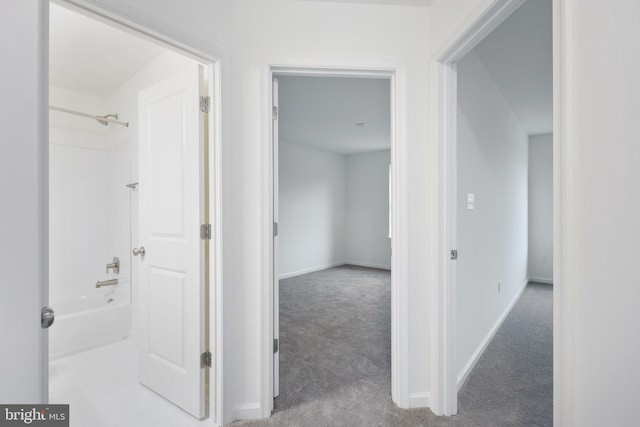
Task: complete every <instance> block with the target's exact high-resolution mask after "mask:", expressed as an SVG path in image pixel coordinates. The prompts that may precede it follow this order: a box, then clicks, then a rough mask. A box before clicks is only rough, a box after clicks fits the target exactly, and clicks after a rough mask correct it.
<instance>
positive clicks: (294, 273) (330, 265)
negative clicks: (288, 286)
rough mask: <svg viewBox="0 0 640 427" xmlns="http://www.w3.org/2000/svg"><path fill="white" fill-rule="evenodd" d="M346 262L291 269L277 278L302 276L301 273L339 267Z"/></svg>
mask: <svg viewBox="0 0 640 427" xmlns="http://www.w3.org/2000/svg"><path fill="white" fill-rule="evenodd" d="M345 264H347V263H346V262H334V263H333V264H325V265H319V266H317V267H310V268H304V269H302V270H297V271H292V272H290V273H285V274H280V275H278V279H280V280H282V279H289V278H291V277H296V276H302V275H303V274H308V273H313V272H315V271H322V270H328V269H329V268H334V267H340V266H341V265H345Z"/></svg>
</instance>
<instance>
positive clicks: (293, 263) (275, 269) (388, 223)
mask: <svg viewBox="0 0 640 427" xmlns="http://www.w3.org/2000/svg"><path fill="white" fill-rule="evenodd" d="M269 77H270V82H271V83H272V84H271V86H272V88H273V90H272V93H273V96H272V100H273V103H272V106H273V108H270V109H269V111H270V113H271V114H270V117H269V118H270V120H271V121H272V122H273V124H274V126H273V128H272V132H273V133H272V135H271V138H270V140H271V141H272V145H271V148H270V150H269V157H270V160H269V161H268V164H270V165H272V168H270V172H269V174H270V176H269V181H270V190H269V194H271V195H272V197H270V199H271V200H272V202H271V212H272V217H271V218H269V220H270V223H271V224H273V231H274V233H273V235H271V236H270V237H269V242H270V244H269V248H268V253H269V254H270V255H269V260H268V261H267V262H268V265H269V270H270V271H271V272H272V274H271V283H272V286H271V289H272V292H270V293H269V296H268V300H265V307H266V308H268V310H266V312H268V313H269V321H268V323H267V324H268V325H270V326H271V327H270V329H271V332H270V333H269V335H270V337H271V338H272V339H271V338H270V340H269V342H271V343H273V344H272V345H271V346H270V347H269V349H268V350H266V349H265V353H264V357H265V359H264V360H265V363H266V362H267V361H268V364H269V365H268V366H269V367H270V368H271V369H269V370H268V378H265V380H267V382H266V383H267V384H269V385H270V387H269V389H268V390H265V391H266V393H265V395H266V396H268V400H269V401H268V402H267V407H270V408H272V409H273V405H274V402H273V398H274V397H276V396H277V395H278V394H279V393H281V392H282V390H281V389H279V370H280V369H279V368H280V366H279V365H280V364H279V360H278V359H279V356H280V354H279V351H278V350H279V349H280V348H281V346H280V343H279V341H278V340H279V338H280V336H279V332H280V331H279V328H280V326H279V314H280V309H279V305H280V292H279V281H280V280H281V279H285V278H291V277H295V276H297V275H298V274H304V273H311V272H313V271H319V270H323V269H326V268H330V267H333V266H339V265H344V264H358V263H357V262H356V261H357V260H352V261H353V263H349V262H348V261H349V260H348V259H347V258H348V256H347V255H346V253H340V249H339V248H340V247H341V245H343V246H344V245H345V244H346V240H345V239H346V237H345V236H346V229H343V230H342V231H341V232H340V231H337V232H336V230H335V229H333V226H334V225H336V224H335V223H334V224H332V226H331V227H329V228H330V229H332V230H333V231H329V233H328V234H331V235H332V237H328V234H324V236H323V238H322V240H324V241H325V243H328V245H329V246H331V245H333V246H332V247H333V249H335V251H333V253H331V254H330V256H328V257H325V258H322V254H320V252H322V250H321V251H320V252H318V254H320V258H318V259H324V261H318V260H316V261H309V260H308V259H307V260H304V259H301V258H300V257H297V258H296V256H295V254H292V252H296V250H295V249H294V248H293V247H292V246H291V245H292V244H293V243H291V242H292V240H291V238H292V234H291V231H292V228H291V227H292V226H293V227H295V226H296V225H292V222H291V218H292V217H291V215H292V212H293V211H295V209H296V207H292V205H291V204H287V205H286V207H285V206H283V205H282V204H281V203H280V200H279V197H278V195H279V188H280V189H281V188H282V185H283V184H282V182H279V180H281V179H282V178H286V179H288V178H289V177H290V176H289V175H291V174H287V173H286V170H284V169H283V168H282V165H281V164H280V162H281V161H282V160H281V153H283V151H282V150H284V153H283V155H286V156H287V159H286V162H287V165H288V166H287V168H288V171H289V172H291V173H293V174H294V175H296V176H298V178H299V175H297V173H296V172H295V170H293V169H292V168H291V164H293V163H292V159H295V158H298V159H300V158H302V157H305V156H306V155H307V154H309V156H311V154H312V153H313V152H314V150H315V151H317V150H318V149H320V151H325V153H323V154H321V157H322V159H323V160H322V161H326V162H329V163H331V164H332V165H333V164H334V163H335V164H340V162H341V161H342V162H343V163H344V166H345V169H344V171H345V172H344V173H345V175H346V164H347V163H348V160H347V159H346V158H348V157H350V156H348V155H346V154H344V153H343V154H335V153H332V154H326V150H325V148H326V147H324V148H323V147H308V146H304V144H300V142H301V140H303V139H305V138H304V137H301V136H295V133H296V132H302V134H298V135H303V134H304V131H303V130H302V128H298V129H297V130H296V129H293V130H292V129H291V125H288V128H287V130H286V132H285V133H286V134H287V135H288V137H286V139H284V140H283V138H282V135H279V131H281V129H279V128H280V127H281V125H280V123H279V122H278V121H279V120H280V118H282V117H283V116H282V115H281V114H282V111H286V110H282V107H283V106H282V105H278V104H279V103H282V101H283V99H282V96H283V91H282V85H283V84H284V85H287V86H286V90H285V92H284V94H285V97H286V98H287V99H291V91H292V90H293V91H294V92H295V90H300V91H304V89H303V87H304V83H311V84H312V85H311V86H306V87H307V89H309V88H313V89H312V90H318V87H319V86H318V85H320V86H321V84H322V83H321V82H323V81H324V82H333V83H334V84H338V85H339V84H340V83H341V82H342V83H345V82H348V81H349V80H352V81H355V82H358V81H360V82H362V83H366V82H367V80H369V83H376V82H377V83H379V84H382V85H383V86H384V85H387V86H386V87H387V89H386V91H387V93H386V96H387V101H385V103H386V105H385V108H386V110H387V113H385V115H386V116H387V117H386V120H387V123H388V126H389V132H388V133H387V138H386V139H387V142H386V143H387V144H388V145H386V147H385V146H381V147H377V150H385V149H388V150H389V152H388V153H387V154H386V156H387V160H381V168H379V169H380V171H379V172H380V175H381V177H382V183H383V184H384V186H386V188H383V189H381V191H380V193H383V194H390V197H389V198H387V199H386V200H384V209H385V211H384V213H383V214H384V215H382V217H383V218H384V219H383V222H384V225H383V226H382V228H383V234H382V236H383V237H384V239H385V240H386V241H387V244H389V243H390V241H391V242H393V244H392V246H393V257H391V256H390V255H391V254H390V251H391V247H390V246H389V248H388V252H389V253H388V258H387V259H386V262H385V261H381V262H376V261H369V262H368V263H367V262H366V261H363V260H361V262H360V263H359V264H360V266H365V265H368V266H369V267H383V268H389V267H390V269H391V298H390V299H391V354H392V356H391V379H392V380H393V381H391V387H390V390H389V391H390V393H391V395H392V396H393V398H394V401H397V399H398V395H400V394H401V393H400V392H399V391H398V390H399V389H400V387H402V386H404V385H406V382H404V381H403V378H401V375H399V366H398V365H399V363H398V362H399V360H400V359H398V355H399V354H401V353H400V352H401V350H400V342H401V338H402V337H401V336H398V334H397V332H396V331H397V330H398V329H397V328H399V327H403V326H402V325H399V323H403V322H402V320H403V319H401V318H399V316H398V308H397V307H398V305H399V304H400V296H401V295H402V294H403V284H402V283H401V282H399V280H398V277H399V275H400V271H399V269H396V266H397V263H398V258H397V257H398V250H397V249H396V248H397V247H398V246H397V245H398V240H399V239H391V236H392V235H393V236H398V235H399V233H397V234H394V230H397V227H398V224H397V222H395V221H394V220H393V218H398V217H399V215H398V214H396V215H395V216H394V212H397V211H399V209H400V208H399V203H397V201H396V200H395V198H394V196H393V194H394V191H393V189H394V188H397V186H398V185H399V181H401V180H402V178H399V177H398V176H397V175H395V174H394V172H393V171H394V168H393V165H394V164H395V163H396V162H399V159H400V158H401V157H402V155H401V152H400V151H401V150H399V148H398V142H397V141H398V125H397V122H396V120H395V119H396V114H397V112H396V111H395V107H394V106H395V101H396V96H398V91H397V88H396V87H395V85H396V77H395V72H394V71H393V70H362V71H357V70H353V71H351V70H350V71H344V70H322V69H309V68H295V67H272V68H271V71H270V73H269ZM314 84H315V88H314V87H313V85H314ZM278 88H280V89H278ZM296 88H297V89H296ZM325 89H326V88H325ZM327 90H328V89H327ZM383 90H385V89H383ZM320 91H321V92H323V93H325V94H326V93H327V92H326V90H322V89H320ZM312 98H313V97H312ZM285 102H287V101H286V100H285ZM307 106H308V105H307ZM299 107H302V106H301V105H298V108H295V109H294V111H297V112H298V113H299V112H300V109H299ZM316 107H317V106H316ZM325 107H327V106H325ZM302 108H303V109H304V107H302ZM310 108H311V107H310ZM314 108H315V107H314ZM319 108H320V110H318V109H314V111H316V113H318V112H319V111H321V109H322V107H319ZM336 109H337V110H340V109H339V108H336ZM290 111H291V110H290ZM295 115H296V114H294V116H295ZM320 115H321V116H325V118H326V116H327V115H328V116H330V115H331V114H330V113H327V112H326V110H325V113H322V112H320ZM311 116H314V114H312V115H311ZM315 116H318V114H315ZM289 119H291V118H289ZM383 119H385V118H383ZM349 120H350V121H349ZM351 122H353V123H351ZM292 123H293V125H296V124H298V125H299V123H296V122H295V121H294V122H292ZM332 125H334V126H335V124H332ZM340 125H341V126H344V127H345V128H347V127H348V128H347V130H348V132H356V133H357V132H358V131H359V130H360V131H362V129H363V128H364V129H366V127H367V126H368V125H370V126H372V128H373V126H375V125H374V123H370V124H369V123H367V121H366V120H364V119H360V120H358V119H355V118H349V119H346V118H343V119H342V122H341V123H340ZM307 135H308V136H313V137H318V136H319V133H318V132H311V133H309V134H307ZM313 137H311V138H310V139H313ZM287 139H294V140H295V141H287ZM320 139H322V138H320ZM280 141H283V143H282V144H281V145H282V146H280V147H279V144H278V143H279V142H280ZM292 142H293V143H292ZM334 142H335V138H334ZM360 142H361V143H362V141H360ZM338 145H339V144H338ZM343 149H344V147H343ZM373 150H374V151H375V150H376V148H374V149H373ZM356 151H357V150H356ZM365 151H366V148H365ZM352 154H355V152H354V153H352ZM381 154H384V153H382V152H381V151H380V152H379V153H378V156H380V155H381ZM345 156H346V157H345ZM355 157H357V156H354V157H353V158H352V159H351V162H352V163H354V164H355V163H357V159H356V158H355ZM341 158H342V160H341ZM283 159H284V158H283ZM310 159H311V157H310ZM309 161H310V162H312V163H313V161H312V160H309ZM332 162H333V163H332ZM378 163H380V162H378ZM390 165H391V167H390ZM308 166H310V167H309V168H303V169H306V171H305V172H304V173H305V174H306V173H313V172H312V171H311V169H316V168H315V167H314V166H312V165H311V164H308ZM316 166H317V165H316ZM300 167H301V165H300V164H297V166H295V167H294V169H296V168H297V169H298V172H300V171H301V170H300V169H299V168H300ZM285 169H286V168H285ZM320 169H323V168H320ZM338 169H339V170H343V169H340V167H338ZM365 169H366V168H365ZM325 170H326V168H325ZM395 170H396V171H397V170H398V169H395ZM283 173H285V175H287V176H283ZM354 173H355V172H354ZM333 179H334V180H335V179H336V178H335V176H333ZM299 183H300V181H297V184H299ZM290 184H291V182H290V181H289V185H290ZM287 188H288V187H287ZM288 189H290V188H288ZM288 189H287V190H285V191H288ZM390 190H391V191H390ZM302 193H306V194H309V193H308V192H307V191H302ZM396 194H398V193H396ZM290 195H291V192H289V193H288V195H287V197H288V196H290ZM340 197H343V198H344V197H346V193H345V194H343V195H342V196H338V198H340ZM287 200H288V199H287ZM287 203H288V202H287ZM343 203H345V204H346V203H347V202H343ZM354 203H355V202H354ZM297 207H300V205H297ZM334 207H335V205H334ZM283 209H285V210H286V212H285V216H286V218H282V217H281V216H280V215H281V214H282V213H283V212H282V210H283ZM337 210H338V211H340V208H337ZM343 215H345V214H344V213H343ZM298 218H300V217H298ZM326 218H327V216H325V217H324V218H319V219H318V220H319V221H321V222H322V221H323V220H326ZM307 219H308V218H307ZM283 220H285V222H286V223H287V224H285V223H284V222H282V221H283ZM338 222H340V221H338ZM298 226H302V225H301V224H300V223H298ZM285 227H287V228H288V229H285ZM312 228H313V227H312ZM337 228H340V226H339V225H337ZM377 228H378V229H380V228H381V227H380V226H377ZM327 230H329V229H327ZM293 234H294V235H295V234H299V233H293ZM316 234H317V233H316ZM281 237H284V238H285V240H284V241H283V240H281ZM332 239H333V240H332ZM329 240H332V241H331V242H329ZM286 242H288V243H286ZM285 243H286V244H287V245H288V247H287V248H286V249H283V246H282V245H283V244H285ZM283 250H284V252H283ZM329 252H331V251H324V255H327V254H328V253H329ZM299 254H300V253H298V255H299ZM384 257H385V255H384V254H383V255H382V259H385V258H384ZM283 258H284V259H283ZM305 262H307V264H305ZM326 271H330V270H326ZM287 280H289V279H287ZM265 320H266V318H265ZM394 328H395V329H394ZM265 366H266V365H265ZM404 380H406V379H404Z"/></svg>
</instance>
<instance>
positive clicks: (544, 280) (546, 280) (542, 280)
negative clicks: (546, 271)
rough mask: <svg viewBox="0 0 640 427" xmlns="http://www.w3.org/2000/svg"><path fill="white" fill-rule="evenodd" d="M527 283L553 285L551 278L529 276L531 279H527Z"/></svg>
mask: <svg viewBox="0 0 640 427" xmlns="http://www.w3.org/2000/svg"><path fill="white" fill-rule="evenodd" d="M529 281H530V282H538V283H546V284H547V285H553V278H552V277H538V276H531V277H529Z"/></svg>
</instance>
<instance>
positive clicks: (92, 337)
mask: <svg viewBox="0 0 640 427" xmlns="http://www.w3.org/2000/svg"><path fill="white" fill-rule="evenodd" d="M51 307H52V308H53V309H54V310H55V312H56V318H55V322H54V323H53V325H52V326H51V328H49V360H56V359H59V358H62V357H65V356H70V355H72V354H75V353H80V352H82V351H86V350H90V349H92V348H95V347H100V346H102V345H105V344H111V343H113V342H116V341H119V340H121V339H123V338H126V337H127V336H129V335H130V332H131V304H130V303H129V302H128V301H127V302H122V301H118V300H117V299H116V298H115V296H114V295H113V294H111V295H90V296H86V297H81V298H78V299H76V300H71V301H60V302H57V303H51Z"/></svg>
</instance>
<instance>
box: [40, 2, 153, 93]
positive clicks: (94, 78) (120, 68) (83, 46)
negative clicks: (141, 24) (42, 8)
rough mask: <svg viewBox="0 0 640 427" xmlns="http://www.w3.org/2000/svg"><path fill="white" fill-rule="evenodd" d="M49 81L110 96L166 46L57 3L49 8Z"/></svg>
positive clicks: (69, 87) (55, 84) (77, 89)
mask: <svg viewBox="0 0 640 427" xmlns="http://www.w3.org/2000/svg"><path fill="white" fill-rule="evenodd" d="M50 14H51V15H50V16H51V19H50V54H49V81H50V83H51V84H52V85H54V86H60V87H63V88H65V89H71V90H75V91H78V92H82V93H86V94H91V95H96V96H101V97H107V96H108V95H110V94H112V93H113V91H115V89H117V88H118V87H120V86H121V85H122V84H123V83H124V82H125V81H126V80H127V79H129V78H130V77H131V76H132V75H133V74H135V73H136V72H137V71H138V70H140V69H141V68H142V67H144V66H145V65H147V64H148V63H149V62H151V61H153V60H154V59H155V58H157V57H158V56H159V55H160V54H161V53H162V52H163V51H164V49H163V48H162V47H159V46H157V45H155V44H153V43H150V42H148V41H146V40H143V39H140V38H138V37H134V36H132V35H130V34H128V33H126V32H124V31H122V30H118V29H115V28H113V27H110V26H108V25H106V24H103V23H101V22H98V21H95V20H92V19H89V18H87V17H85V16H83V15H80V14H78V13H75V12H73V11H70V10H68V9H65V8H63V7H60V6H56V5H54V4H52V5H51V12H50Z"/></svg>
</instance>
